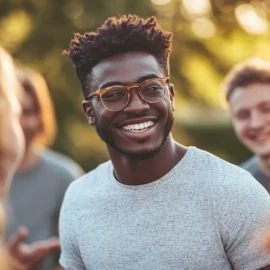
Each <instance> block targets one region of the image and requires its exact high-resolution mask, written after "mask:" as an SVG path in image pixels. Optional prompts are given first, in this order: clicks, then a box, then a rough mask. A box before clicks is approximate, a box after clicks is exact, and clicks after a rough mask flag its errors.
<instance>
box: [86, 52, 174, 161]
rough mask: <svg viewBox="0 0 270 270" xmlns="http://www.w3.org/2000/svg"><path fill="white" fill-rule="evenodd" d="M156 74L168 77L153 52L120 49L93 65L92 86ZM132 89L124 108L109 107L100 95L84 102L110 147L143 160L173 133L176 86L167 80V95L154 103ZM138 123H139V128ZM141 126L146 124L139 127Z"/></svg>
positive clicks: (137, 80)
mask: <svg viewBox="0 0 270 270" xmlns="http://www.w3.org/2000/svg"><path fill="white" fill-rule="evenodd" d="M154 77H156V78H164V77H165V74H164V73H163V71H162V70H161V69H160V67H159V65H158V63H157V61H156V59H155V57H154V56H152V55H151V54H148V53H144V52H127V53H121V54H118V55H114V56H112V57H110V58H108V59H105V60H102V61H100V62H99V63H98V64H97V65H96V66H95V67H94V68H93V70H92V78H93V83H92V85H91V88H92V89H93V91H96V90H98V89H102V88H104V87H108V86H111V85H131V84H138V83H141V82H142V81H144V80H146V79H149V78H154ZM130 93H131V99H130V103H129V104H128V106H127V107H126V108H124V109H123V110H121V111H117V112H112V111H109V110H107V109H106V108H105V107H104V106H103V105H102V103H101V101H100V99H99V97H98V96H94V97H93V98H92V99H91V102H90V103H87V104H85V105H84V111H85V114H86V116H87V118H88V120H89V122H90V124H92V125H95V127H96V130H97V133H98V134H99V136H100V137H101V139H102V140H103V141H104V142H105V143H106V144H107V147H108V149H110V148H112V149H114V150H116V151H117V152H119V153H121V154H123V155H125V156H127V157H129V158H131V159H137V160H143V159H147V158H150V157H152V156H154V155H155V154H156V153H157V152H158V151H159V150H160V148H161V146H162V145H163V144H164V142H165V141H166V139H167V137H168V135H169V134H170V131H171V129H172V126H173V122H174V117H173V96H174V89H173V86H172V85H171V84H169V83H168V84H167V86H166V93H165V97H164V99H163V100H162V101H160V102H158V103H154V104H148V103H146V102H144V101H143V100H142V99H141V98H140V97H139V95H138V92H137V89H136V88H134V89H131V92H130ZM89 116H90V117H89ZM140 124H143V125H140ZM135 125H138V126H136V128H137V129H136V130H135ZM140 126H141V127H143V128H142V129H139V130H138V127H140ZM146 126H147V127H146ZM133 128H134V129H133Z"/></svg>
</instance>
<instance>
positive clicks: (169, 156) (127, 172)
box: [108, 136, 187, 185]
mask: <svg viewBox="0 0 270 270" xmlns="http://www.w3.org/2000/svg"><path fill="white" fill-rule="evenodd" d="M186 151H187V149H186V147H184V146H182V145H180V144H178V143H176V142H175V141H174V140H173V139H172V137H171V136H168V138H167V140H166V141H165V143H164V145H163V146H162V147H161V149H160V151H159V152H158V153H157V154H156V155H155V156H153V157H151V158H149V159H147V160H132V159H130V158H128V157H127V156H124V155H123V154H120V153H119V152H117V151H116V150H114V149H112V148H109V147H108V152H109V155H110V158H111V161H112V163H113V166H114V173H115V176H116V178H117V180H118V181H119V182H120V183H122V184H125V185H143V184H147V183H151V182H154V181H156V180H157V179H159V178H161V177H162V176H164V175H165V174H167V173H168V172H169V171H170V170H171V169H172V168H173V167H174V166H175V165H176V164H177V163H178V162H179V161H180V160H181V159H182V158H183V156H184V155H185V153H186Z"/></svg>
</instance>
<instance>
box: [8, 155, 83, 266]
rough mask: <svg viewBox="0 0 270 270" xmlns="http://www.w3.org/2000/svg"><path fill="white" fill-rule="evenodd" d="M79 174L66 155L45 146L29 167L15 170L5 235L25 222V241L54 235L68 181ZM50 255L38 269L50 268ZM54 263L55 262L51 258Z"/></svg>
mask: <svg viewBox="0 0 270 270" xmlns="http://www.w3.org/2000/svg"><path fill="white" fill-rule="evenodd" d="M82 174H83V171H82V169H81V168H80V167H79V165H77V164H76V163H75V162H74V161H72V160H71V159H70V158H68V157H66V156H64V155H61V154H59V153H56V152H53V151H50V150H45V151H44V152H42V155H41V159H40V161H39V163H38V164H37V166H35V167H34V168H33V169H31V170H29V171H26V172H23V173H17V174H16V175H15V177H14V179H13V181H12V184H11V188H10V192H9V197H8V199H7V202H6V207H7V215H8V224H7V225H8V226H7V238H9V237H10V236H11V235H12V234H14V233H15V232H16V231H17V229H18V228H19V226H26V227H27V228H28V229H29V231H30V235H29V237H28V239H27V243H32V242H34V241H37V240H44V239H47V238H49V237H50V236H55V235H57V227H58V226H57V224H58V216H59V212H60V207H61V204H62V201H63V198H64V194H65V191H66V189H67V187H68V185H69V184H70V183H71V182H72V181H73V180H75V179H76V178H78V177H80V176H81V175H82ZM52 261H53V259H52V257H50V258H48V260H47V261H46V262H45V263H44V265H43V266H42V267H41V268H40V269H46V270H51V269H53V265H52V264H53V262H52ZM54 264H55V262H54Z"/></svg>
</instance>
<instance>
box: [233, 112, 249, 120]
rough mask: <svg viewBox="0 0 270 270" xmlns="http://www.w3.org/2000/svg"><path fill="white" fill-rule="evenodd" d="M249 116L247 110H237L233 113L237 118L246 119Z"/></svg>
mask: <svg viewBox="0 0 270 270" xmlns="http://www.w3.org/2000/svg"><path fill="white" fill-rule="evenodd" d="M249 117H250V113H249V111H239V112H237V113H236V114H235V118H236V119H238V120H246V119H248V118H249Z"/></svg>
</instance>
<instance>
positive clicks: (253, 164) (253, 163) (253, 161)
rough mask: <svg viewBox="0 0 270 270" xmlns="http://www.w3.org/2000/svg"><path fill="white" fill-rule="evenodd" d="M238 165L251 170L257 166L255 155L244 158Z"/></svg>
mask: <svg viewBox="0 0 270 270" xmlns="http://www.w3.org/2000/svg"><path fill="white" fill-rule="evenodd" d="M240 167H241V168H243V169H245V170H247V171H251V170H253V169H255V168H257V167H258V159H257V157H256V156H253V157H251V158H250V159H248V160H246V161H245V162H243V163H241V164H240Z"/></svg>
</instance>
